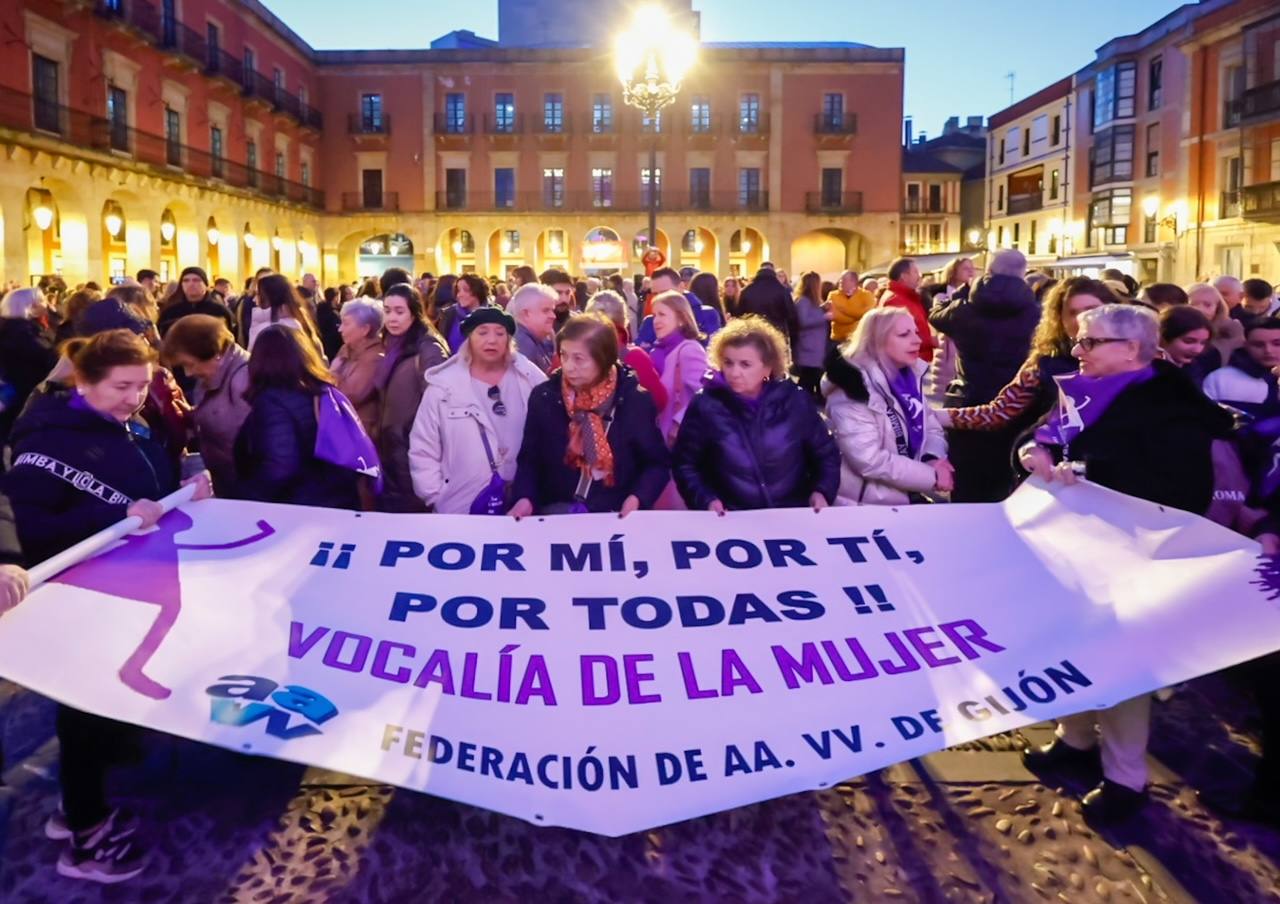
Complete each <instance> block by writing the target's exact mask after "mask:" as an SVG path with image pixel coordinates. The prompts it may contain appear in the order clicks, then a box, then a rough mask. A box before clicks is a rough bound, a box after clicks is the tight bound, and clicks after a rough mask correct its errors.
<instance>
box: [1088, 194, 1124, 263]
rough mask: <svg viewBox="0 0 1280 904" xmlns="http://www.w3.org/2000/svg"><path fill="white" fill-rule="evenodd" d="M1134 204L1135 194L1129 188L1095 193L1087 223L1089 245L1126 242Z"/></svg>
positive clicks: (1121, 243)
mask: <svg viewBox="0 0 1280 904" xmlns="http://www.w3.org/2000/svg"><path fill="white" fill-rule="evenodd" d="M1132 205H1133V195H1132V193H1131V192H1130V191H1129V189H1127V188H1115V189H1112V190H1111V191H1104V192H1097V193H1095V194H1094V196H1093V200H1092V202H1091V203H1090V204H1089V215H1088V222H1087V224H1086V229H1087V233H1086V234H1087V235H1088V236H1089V247H1091V248H1096V247H1099V246H1101V245H1123V244H1125V243H1126V242H1127V241H1128V237H1129V217H1130V214H1131V208H1132Z"/></svg>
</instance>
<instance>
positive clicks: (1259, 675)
mask: <svg viewBox="0 0 1280 904" xmlns="http://www.w3.org/2000/svg"><path fill="white" fill-rule="evenodd" d="M1245 668H1246V669H1248V674H1249V678H1250V681H1251V683H1252V684H1253V693H1254V696H1255V698H1256V700H1257V703H1258V710H1259V712H1260V713H1261V716H1262V760H1261V761H1260V762H1259V763H1258V776H1257V782H1256V785H1255V792H1256V793H1257V794H1259V795H1260V796H1263V797H1265V798H1267V799H1268V800H1269V801H1271V802H1274V803H1276V804H1278V805H1280V653H1272V654H1271V655H1269V656H1263V657H1262V658H1261V659H1255V660H1253V661H1252V662H1250V663H1248V664H1247V665H1246V666H1245Z"/></svg>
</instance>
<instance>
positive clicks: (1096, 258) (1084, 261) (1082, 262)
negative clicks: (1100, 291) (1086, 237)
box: [1042, 252, 1133, 270]
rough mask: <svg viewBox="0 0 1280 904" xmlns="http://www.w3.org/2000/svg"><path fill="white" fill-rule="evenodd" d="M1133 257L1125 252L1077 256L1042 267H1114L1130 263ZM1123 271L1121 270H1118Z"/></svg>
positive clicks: (1073, 268) (1062, 258) (1061, 258)
mask: <svg viewBox="0 0 1280 904" xmlns="http://www.w3.org/2000/svg"><path fill="white" fill-rule="evenodd" d="M1132 262H1133V255H1132V254H1130V253H1128V252H1125V253H1123V254H1077V255H1074V256H1072V257H1060V258H1058V259H1057V260H1056V261H1054V262H1053V263H1049V264H1043V265H1042V266H1044V267H1048V268H1050V269H1057V268H1062V269H1067V270H1076V269H1085V268H1092V267H1100V268H1102V269H1106V268H1107V267H1114V266H1115V265H1116V264H1122V263H1132ZM1120 269H1123V268H1120Z"/></svg>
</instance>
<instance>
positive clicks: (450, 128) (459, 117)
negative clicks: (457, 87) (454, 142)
mask: <svg viewBox="0 0 1280 904" xmlns="http://www.w3.org/2000/svg"><path fill="white" fill-rule="evenodd" d="M444 111H445V112H444V130H445V131H446V132H450V133H453V134H455V135H456V134H460V133H463V132H466V130H467V96H466V95H465V94H458V93H449V94H446V95H445V97H444Z"/></svg>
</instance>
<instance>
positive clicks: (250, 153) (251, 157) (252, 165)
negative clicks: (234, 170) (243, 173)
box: [244, 138, 258, 185]
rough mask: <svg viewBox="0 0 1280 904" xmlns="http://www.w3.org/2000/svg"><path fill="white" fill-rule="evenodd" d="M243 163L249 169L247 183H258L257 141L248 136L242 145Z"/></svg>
mask: <svg viewBox="0 0 1280 904" xmlns="http://www.w3.org/2000/svg"><path fill="white" fill-rule="evenodd" d="M244 165H245V167H246V168H247V169H248V170H249V184H250V185H257V184H258V142H256V141H254V140H253V139H252V138H250V139H249V140H248V141H247V142H245V146H244Z"/></svg>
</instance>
